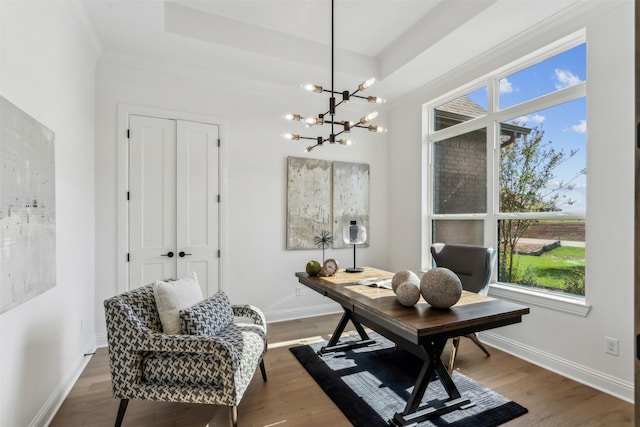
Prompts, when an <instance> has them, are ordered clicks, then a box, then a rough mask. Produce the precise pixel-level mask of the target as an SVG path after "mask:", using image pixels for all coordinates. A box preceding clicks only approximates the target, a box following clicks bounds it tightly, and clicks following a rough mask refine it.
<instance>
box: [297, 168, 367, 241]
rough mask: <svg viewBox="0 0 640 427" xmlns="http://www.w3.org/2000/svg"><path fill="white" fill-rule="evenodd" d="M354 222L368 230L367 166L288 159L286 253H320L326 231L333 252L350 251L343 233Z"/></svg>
mask: <svg viewBox="0 0 640 427" xmlns="http://www.w3.org/2000/svg"><path fill="white" fill-rule="evenodd" d="M353 220H356V221H357V222H358V224H361V225H364V226H365V227H366V228H367V230H368V229H369V165H368V164H366V163H349V162H337V161H336V162H332V161H329V160H318V159H307V158H301V157H288V158H287V245H286V247H287V249H317V248H318V246H317V245H316V244H315V242H314V237H316V236H318V235H320V233H321V232H323V231H329V232H330V233H331V236H333V245H332V247H333V248H346V247H350V246H349V245H346V244H345V243H344V241H343V239H342V229H343V227H344V226H345V225H349V222H350V221H353ZM368 245H369V239H368V238H367V241H366V243H364V244H363V245H362V246H368Z"/></svg>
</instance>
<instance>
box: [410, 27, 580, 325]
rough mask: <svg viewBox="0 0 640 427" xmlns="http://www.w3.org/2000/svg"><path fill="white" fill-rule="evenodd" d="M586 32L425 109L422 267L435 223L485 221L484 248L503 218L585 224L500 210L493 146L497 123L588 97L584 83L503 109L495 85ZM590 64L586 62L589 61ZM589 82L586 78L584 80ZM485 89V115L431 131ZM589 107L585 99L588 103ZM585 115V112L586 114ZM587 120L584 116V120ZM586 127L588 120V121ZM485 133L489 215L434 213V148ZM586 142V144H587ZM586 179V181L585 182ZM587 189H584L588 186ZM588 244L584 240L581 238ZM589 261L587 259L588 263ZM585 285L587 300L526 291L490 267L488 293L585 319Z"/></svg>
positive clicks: (576, 214) (559, 215) (565, 215)
mask: <svg viewBox="0 0 640 427" xmlns="http://www.w3.org/2000/svg"><path fill="white" fill-rule="evenodd" d="M586 42H587V40H586V33H585V31H584V30H581V31H578V32H576V33H574V34H572V35H570V36H567V37H565V38H563V39H560V40H558V41H557V42H555V43H552V44H550V45H549V46H547V47H545V48H542V49H538V50H536V51H534V52H532V53H530V54H528V55H525V56H523V57H522V58H520V59H519V60H516V61H514V62H512V63H510V64H508V65H506V66H504V67H502V68H500V69H497V70H495V71H493V72H491V73H488V74H486V75H484V76H482V77H480V78H478V79H476V80H474V81H473V82H470V83H469V84H467V85H464V86H461V87H458V88H457V89H455V90H453V91H451V92H449V93H447V94H445V95H443V96H441V97H438V98H436V99H433V100H432V101H430V102H428V103H426V104H424V105H423V150H425V151H426V156H425V157H426V158H425V159H424V160H425V163H423V164H425V165H426V168H425V169H426V171H425V172H423V182H425V181H424V179H426V186H425V192H424V195H423V197H424V199H423V200H424V203H423V206H424V209H425V210H424V212H425V213H426V215H424V218H425V221H424V223H425V224H424V225H425V227H424V232H423V242H425V243H426V244H425V245H424V246H423V247H424V248H425V249H424V250H423V265H425V266H431V265H432V259H431V255H430V252H429V250H428V248H429V247H430V246H431V244H432V243H433V242H432V238H433V237H432V236H433V221H436V220H446V219H448V220H453V219H455V220H479V219H482V220H483V221H484V234H483V236H484V244H485V245H488V246H491V247H496V246H497V241H498V227H497V224H498V221H500V220H502V219H513V218H527V219H581V220H584V221H585V223H586V220H587V217H586V210H585V211H561V212H525V213H515V212H514V213H511V212H510V213H501V212H500V210H499V204H500V198H499V194H497V193H498V192H499V163H500V147H499V144H498V143H497V135H498V133H499V132H500V123H501V122H504V121H507V120H510V119H512V118H514V117H520V116H524V115H526V114H531V113H532V112H536V111H541V110H544V109H547V108H550V107H554V106H557V105H560V104H563V103H566V102H570V101H574V100H577V99H581V98H585V99H586V98H587V79H585V81H582V82H580V83H578V84H575V85H573V86H570V87H566V88H562V89H559V90H556V91H554V92H551V93H547V94H545V95H541V96H539V97H536V98H532V99H529V100H527V101H524V102H521V103H518V104H515V105H511V106H509V107H507V108H504V109H500V108H499V97H500V91H499V85H500V81H501V80H502V79H503V78H506V77H508V76H510V75H512V74H514V73H517V72H519V71H522V70H523V69H526V68H528V67H530V66H533V65H536V64H538V63H541V62H543V61H545V60H547V59H549V58H551V57H553V56H555V55H558V54H560V53H563V52H565V51H567V50H569V49H572V48H574V47H576V46H579V45H581V44H583V43H586ZM587 60H588V58H587ZM587 78H588V76H587ZM483 87H486V88H487V98H488V99H487V114H486V115H484V116H479V117H475V118H473V119H470V120H468V121H464V122H461V123H458V124H456V125H454V126H450V127H446V128H444V129H441V130H438V131H434V130H433V129H434V128H435V126H434V125H435V111H436V108H437V107H439V106H441V105H443V104H445V103H447V102H450V101H452V100H454V99H457V98H459V97H461V96H464V95H466V94H469V93H472V92H474V91H476V90H478V89H480V88H483ZM587 102H588V99H587ZM585 113H586V111H585ZM585 118H586V117H585ZM587 123H588V121H587ZM483 128H484V129H486V135H487V143H486V150H487V153H486V155H487V177H486V179H487V210H486V213H474V214H434V194H435V188H434V181H435V180H434V171H435V165H434V163H433V162H434V146H435V144H436V143H437V142H440V141H443V140H447V139H449V138H453V137H457V136H460V135H464V134H466V133H469V132H473V131H477V130H479V129H483ZM587 143H588V142H587ZM587 179H588V177H587ZM587 188H588V187H587ZM585 240H586V238H585ZM587 262H588V260H587ZM494 263H495V264H494V267H496V266H497V257H496V260H494ZM586 282H587V278H586V277H585V296H579V295H575V296H574V295H570V294H563V293H561V292H558V293H554V292H549V291H545V290H543V289H536V288H534V287H525V286H522V285H518V284H513V283H501V282H497V268H494V273H493V277H492V284H491V286H490V294H493V295H495V296H500V297H507V298H510V299H515V300H518V301H523V302H527V303H530V304H536V305H542V306H545V307H549V308H552V309H557V310H560V311H564V312H568V313H572V314H576V315H580V316H586V315H587V314H588V312H589V309H590V306H588V305H587V304H586V302H585V301H586V288H587V286H586Z"/></svg>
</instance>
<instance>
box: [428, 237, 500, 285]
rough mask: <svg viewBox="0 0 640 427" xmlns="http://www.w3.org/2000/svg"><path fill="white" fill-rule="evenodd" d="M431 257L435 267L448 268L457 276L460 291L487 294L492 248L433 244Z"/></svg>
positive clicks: (491, 263)
mask: <svg viewBox="0 0 640 427" xmlns="http://www.w3.org/2000/svg"><path fill="white" fill-rule="evenodd" d="M431 255H432V256H433V259H434V261H435V263H436V266H438V267H445V268H448V269H449V270H451V271H453V272H454V273H456V275H458V277H459V278H460V281H461V282H462V289H464V290H465V291H469V292H475V293H478V294H482V295H486V294H487V292H488V290H489V281H490V280H491V273H492V269H493V257H494V255H495V251H494V250H493V248H487V247H484V246H472V245H452V244H445V243H434V244H433V245H431Z"/></svg>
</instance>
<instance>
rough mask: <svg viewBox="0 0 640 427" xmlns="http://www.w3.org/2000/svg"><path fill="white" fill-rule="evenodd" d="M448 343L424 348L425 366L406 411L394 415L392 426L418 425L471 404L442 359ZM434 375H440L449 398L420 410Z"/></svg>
mask: <svg viewBox="0 0 640 427" xmlns="http://www.w3.org/2000/svg"><path fill="white" fill-rule="evenodd" d="M446 343H447V340H439V341H436V342H432V343H429V344H427V345H423V346H422V348H423V349H424V351H425V356H426V357H425V361H424V364H423V365H422V369H421V370H420V374H418V379H417V380H416V384H415V386H414V387H413V392H412V393H411V396H410V397H409V400H408V401H407V405H406V406H405V408H404V411H402V412H398V413H396V414H395V415H394V417H393V419H392V420H391V423H392V425H395V426H405V425H410V424H416V423H419V422H422V421H424V420H427V419H429V418H433V417H436V416H440V415H443V414H446V413H448V412H452V411H455V410H456V409H459V408H460V407H462V406H467V405H469V404H470V403H471V401H470V400H469V399H467V398H464V397H462V396H461V395H460V392H459V391H458V388H457V387H456V385H455V384H454V382H453V380H452V379H451V376H450V375H449V372H448V371H447V368H446V367H445V366H444V364H443V363H442V360H441V359H440V356H441V355H442V350H444V346H445V344H446ZM434 373H437V374H438V380H439V381H440V383H442V386H443V387H444V389H445V391H446V392H447V395H448V396H449V398H448V399H446V400H441V401H437V402H430V406H426V407H423V408H419V406H420V402H421V401H422V398H423V397H424V393H425V392H426V391H427V387H428V386H429V381H430V380H431V378H433V374H434Z"/></svg>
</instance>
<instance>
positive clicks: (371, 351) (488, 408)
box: [289, 333, 527, 427]
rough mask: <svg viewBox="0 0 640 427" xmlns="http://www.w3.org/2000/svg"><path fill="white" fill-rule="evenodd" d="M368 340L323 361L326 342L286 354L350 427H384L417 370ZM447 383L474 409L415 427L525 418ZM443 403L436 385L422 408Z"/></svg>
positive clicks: (387, 346)
mask: <svg viewBox="0 0 640 427" xmlns="http://www.w3.org/2000/svg"><path fill="white" fill-rule="evenodd" d="M370 336H371V338H373V339H375V340H376V344H375V345H371V346H369V347H362V348H358V349H353V350H347V351H344V352H336V353H330V354H326V355H323V356H319V355H318V354H317V351H318V350H319V349H320V347H322V346H323V345H326V342H319V343H314V344H310V345H303V346H297V347H292V348H290V349H289V350H290V351H291V352H292V353H293V355H294V356H295V357H296V358H297V359H298V361H299V362H300V363H301V364H302V366H303V367H304V368H305V369H306V370H307V372H309V374H310V375H311V376H312V377H313V379H314V380H315V381H316V382H317V383H318V384H319V385H320V387H322V389H323V390H324V392H325V393H326V394H327V395H328V396H329V397H330V398H331V400H333V402H334V403H335V404H336V405H337V406H338V407H339V408H340V410H341V411H342V412H343V413H344V414H345V416H346V417H347V418H348V419H349V421H351V423H352V424H353V425H354V426H356V427H360V426H362V427H365V426H366V427H377V426H381V427H382V426H389V420H391V418H393V415H394V414H395V413H396V412H401V411H402V410H403V409H404V407H405V404H406V401H407V399H408V398H409V396H410V394H411V390H412V389H413V385H414V383H415V380H416V378H417V376H418V372H419V371H420V367H421V366H422V361H420V360H419V359H417V358H416V357H415V356H413V355H412V354H410V353H408V352H406V351H402V350H395V349H394V345H393V343H392V342H390V341H389V340H387V339H385V338H383V337H381V336H380V335H378V334H375V333H374V334H370ZM453 381H454V382H455V384H456V386H457V387H458V390H459V391H460V393H461V394H462V395H463V397H467V398H469V399H470V400H471V401H472V402H473V403H475V405H474V406H472V407H470V408H467V409H460V410H456V411H453V412H450V413H448V414H444V415H441V416H439V417H436V418H433V419H431V420H428V421H423V422H421V423H420V424H418V426H419V427H431V426H438V427H440V426H456V427H494V426H499V425H501V424H503V423H506V422H507V421H510V420H512V419H514V418H517V417H519V416H521V415H524V414H526V413H527V409H526V408H524V407H523V406H521V405H519V404H517V403H516V402H513V401H511V400H509V399H507V398H505V397H503V396H501V395H500V394H498V393H496V392H494V391H492V390H490V389H488V388H486V387H485V386H483V385H482V384H479V383H477V382H475V381H473V380H472V379H470V378H468V377H466V376H464V375H462V374H460V373H458V372H454V374H453ZM446 397H447V394H446V392H445V391H444V389H443V388H442V386H441V384H440V382H439V381H432V382H431V383H430V384H429V387H428V388H427V392H426V393H425V396H424V398H423V400H422V402H423V404H424V403H426V402H429V401H432V400H434V399H445V398H446Z"/></svg>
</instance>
